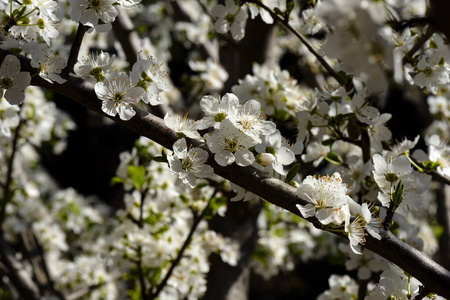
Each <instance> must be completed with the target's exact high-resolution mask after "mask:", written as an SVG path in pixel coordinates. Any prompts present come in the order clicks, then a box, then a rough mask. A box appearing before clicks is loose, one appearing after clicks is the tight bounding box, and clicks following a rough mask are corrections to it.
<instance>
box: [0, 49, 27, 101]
mask: <svg viewBox="0 0 450 300" xmlns="http://www.w3.org/2000/svg"><path fill="white" fill-rule="evenodd" d="M30 81H31V76H30V73H28V72H20V61H19V59H18V58H17V57H16V56H14V55H7V56H6V57H5V59H4V60H3V62H2V64H1V66H0V99H2V98H5V99H6V101H8V102H9V103H10V104H20V103H22V101H23V99H25V94H24V92H23V91H24V89H25V88H26V87H27V86H29V85H30Z"/></svg>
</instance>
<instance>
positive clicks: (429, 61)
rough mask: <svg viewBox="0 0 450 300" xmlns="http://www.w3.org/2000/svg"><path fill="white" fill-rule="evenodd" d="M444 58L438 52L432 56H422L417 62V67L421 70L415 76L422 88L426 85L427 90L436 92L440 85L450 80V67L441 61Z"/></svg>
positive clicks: (416, 81)
mask: <svg viewBox="0 0 450 300" xmlns="http://www.w3.org/2000/svg"><path fill="white" fill-rule="evenodd" d="M441 59H442V58H441V57H440V56H438V55H437V54H436V53H433V54H432V55H431V56H429V57H428V56H426V55H424V56H422V58H421V59H420V60H419V62H418V63H417V68H418V70H419V71H420V72H419V74H417V75H416V76H415V77H414V83H415V84H416V85H418V86H419V87H421V88H424V87H426V88H427V90H428V91H429V92H430V93H432V94H436V93H437V89H438V87H439V86H442V85H444V84H447V83H449V82H450V76H449V71H450V69H449V67H448V66H447V65H445V64H444V63H441V62H440V60H441Z"/></svg>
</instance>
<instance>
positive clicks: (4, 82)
mask: <svg viewBox="0 0 450 300" xmlns="http://www.w3.org/2000/svg"><path fill="white" fill-rule="evenodd" d="M0 87H2V88H4V89H5V90H7V89H10V88H12V87H14V84H13V80H12V79H11V78H9V77H8V76H5V77H2V78H1V79H0Z"/></svg>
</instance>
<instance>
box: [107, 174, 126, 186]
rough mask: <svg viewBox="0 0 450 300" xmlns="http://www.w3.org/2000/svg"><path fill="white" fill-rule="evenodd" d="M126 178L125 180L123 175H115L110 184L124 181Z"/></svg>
mask: <svg viewBox="0 0 450 300" xmlns="http://www.w3.org/2000/svg"><path fill="white" fill-rule="evenodd" d="M124 182H125V180H123V178H122V177H118V176H114V177H113V178H111V181H110V182H109V184H110V185H111V186H113V185H116V184H119V183H124Z"/></svg>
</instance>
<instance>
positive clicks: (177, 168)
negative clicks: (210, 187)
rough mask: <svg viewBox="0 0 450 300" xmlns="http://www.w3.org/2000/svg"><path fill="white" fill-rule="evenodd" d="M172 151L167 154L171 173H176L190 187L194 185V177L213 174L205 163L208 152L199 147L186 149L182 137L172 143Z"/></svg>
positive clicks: (211, 169)
mask: <svg viewBox="0 0 450 300" xmlns="http://www.w3.org/2000/svg"><path fill="white" fill-rule="evenodd" d="M173 152H174V153H173V154H171V155H168V156H167V160H168V161H169V166H170V169H171V170H172V174H177V175H178V177H179V178H180V179H181V180H182V181H183V183H187V184H189V186H190V187H192V188H193V187H194V186H195V180H196V177H199V178H206V177H209V176H212V175H213V174H214V171H213V168H212V167H211V166H208V165H206V164H205V162H206V160H207V159H208V152H206V151H205V150H203V149H200V148H190V149H188V147H187V145H186V140H185V139H184V138H183V139H179V140H178V141H176V142H175V143H174V144H173Z"/></svg>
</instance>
